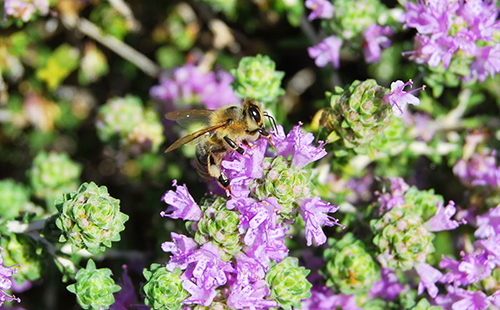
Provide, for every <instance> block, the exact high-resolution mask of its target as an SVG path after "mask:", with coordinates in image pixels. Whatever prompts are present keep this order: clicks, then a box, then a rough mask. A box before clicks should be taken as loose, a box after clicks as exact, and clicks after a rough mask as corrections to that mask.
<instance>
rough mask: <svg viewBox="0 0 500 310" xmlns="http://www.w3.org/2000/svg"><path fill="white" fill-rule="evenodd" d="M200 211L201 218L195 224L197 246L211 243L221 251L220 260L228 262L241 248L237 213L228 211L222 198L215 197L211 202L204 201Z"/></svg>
mask: <svg viewBox="0 0 500 310" xmlns="http://www.w3.org/2000/svg"><path fill="white" fill-rule="evenodd" d="M201 210H202V211H203V218H202V219H201V220H200V221H199V222H198V223H197V225H198V230H197V231H196V234H195V236H194V239H195V240H196V242H198V244H205V243H207V242H210V241H212V242H213V243H214V244H215V245H217V246H218V247H219V250H221V251H219V253H220V256H221V258H222V259H223V260H225V261H229V260H230V259H231V258H232V257H233V256H234V255H236V254H237V253H238V252H239V251H240V249H241V247H242V246H243V243H242V242H241V241H240V232H239V231H238V225H239V223H240V218H239V215H240V214H239V212H236V211H231V210H228V209H227V208H226V200H225V199H224V198H222V197H217V199H215V201H213V202H210V201H206V202H205V204H203V205H202V206H201Z"/></svg>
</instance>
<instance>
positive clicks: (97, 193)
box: [56, 182, 128, 254]
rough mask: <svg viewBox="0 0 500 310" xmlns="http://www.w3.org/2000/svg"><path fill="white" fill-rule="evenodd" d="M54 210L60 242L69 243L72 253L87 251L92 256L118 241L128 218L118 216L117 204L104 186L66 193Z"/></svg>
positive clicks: (124, 215)
mask: <svg viewBox="0 0 500 310" xmlns="http://www.w3.org/2000/svg"><path fill="white" fill-rule="evenodd" d="M56 207H57V210H58V211H59V214H58V218H57V219H56V225H57V227H58V228H59V229H60V230H61V231H62V235H61V237H60V239H59V241H60V242H66V241H69V242H70V243H71V244H72V246H73V249H86V250H88V251H89V252H90V253H92V254H100V253H102V252H104V251H105V249H106V247H108V248H110V247H111V242H113V241H119V240H120V232H121V231H123V230H124V229H125V226H124V223H125V222H126V221H127V220H128V215H126V214H124V213H122V212H120V200H118V199H115V198H113V197H111V196H110V195H109V194H108V189H107V188H106V186H100V187H99V186H97V185H96V184H95V183H94V182H91V183H83V184H82V185H81V186H80V188H79V189H78V191H77V192H70V193H67V194H66V195H64V199H62V200H58V201H57V202H56Z"/></svg>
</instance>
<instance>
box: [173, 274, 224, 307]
mask: <svg viewBox="0 0 500 310" xmlns="http://www.w3.org/2000/svg"><path fill="white" fill-rule="evenodd" d="M182 288H184V289H185V290H186V291H187V292H188V293H189V294H191V296H189V297H188V298H186V299H185V300H184V301H183V302H182V303H184V304H198V305H202V306H205V307H208V306H210V304H211V303H212V301H213V300H214V298H215V296H217V291H216V290H215V287H213V286H212V287H205V286H198V285H196V284H195V283H194V282H192V281H189V280H184V281H182Z"/></svg>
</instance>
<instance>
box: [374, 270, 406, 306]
mask: <svg viewBox="0 0 500 310" xmlns="http://www.w3.org/2000/svg"><path fill="white" fill-rule="evenodd" d="M380 276H381V278H382V279H381V280H380V281H377V282H375V283H374V284H373V286H372V288H371V289H370V295H371V296H373V297H374V298H382V299H385V300H394V299H395V298H396V297H398V295H399V293H401V291H403V284H401V283H399V280H398V276H397V275H396V274H395V273H394V272H393V271H392V270H390V269H389V268H382V270H381V271H380Z"/></svg>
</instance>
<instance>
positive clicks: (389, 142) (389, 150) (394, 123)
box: [369, 117, 412, 156]
mask: <svg viewBox="0 0 500 310" xmlns="http://www.w3.org/2000/svg"><path fill="white" fill-rule="evenodd" d="M411 141H412V139H411V138H410V137H409V136H408V127H407V126H406V125H405V124H404V123H403V119H402V118H400V117H393V118H391V120H390V123H389V125H388V126H387V127H386V128H385V129H384V130H383V131H382V132H381V133H380V134H378V135H376V136H375V137H374V139H373V140H372V141H371V142H370V144H369V145H370V148H372V149H373V150H374V151H377V152H378V153H379V154H386V155H387V156H395V155H399V154H400V153H401V152H402V151H404V150H406V149H407V147H408V144H410V142H411Z"/></svg>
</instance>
